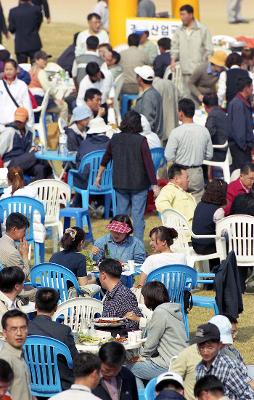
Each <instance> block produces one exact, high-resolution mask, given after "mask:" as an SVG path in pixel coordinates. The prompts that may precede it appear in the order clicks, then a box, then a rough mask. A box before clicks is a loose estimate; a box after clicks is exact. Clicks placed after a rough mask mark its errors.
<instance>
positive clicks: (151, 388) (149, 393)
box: [145, 378, 157, 400]
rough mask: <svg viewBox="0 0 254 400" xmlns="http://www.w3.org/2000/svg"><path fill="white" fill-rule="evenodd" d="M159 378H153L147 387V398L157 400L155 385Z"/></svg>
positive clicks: (146, 399) (147, 399)
mask: <svg viewBox="0 0 254 400" xmlns="http://www.w3.org/2000/svg"><path fill="white" fill-rule="evenodd" d="M156 382H157V378H153V379H151V380H150V381H149V382H148V384H147V385H146V388H145V400H155V398H156V393H155V386H156Z"/></svg>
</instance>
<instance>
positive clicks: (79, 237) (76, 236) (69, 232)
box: [61, 226, 86, 251]
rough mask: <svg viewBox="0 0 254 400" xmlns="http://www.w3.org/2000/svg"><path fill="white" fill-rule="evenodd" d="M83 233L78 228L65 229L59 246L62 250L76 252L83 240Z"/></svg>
mask: <svg viewBox="0 0 254 400" xmlns="http://www.w3.org/2000/svg"><path fill="white" fill-rule="evenodd" d="M85 237H86V235H85V231H84V230H83V229H82V228H79V227H78V226H73V227H72V228H67V229H66V231H65V232H64V234H63V237H62V239H61V246H62V248H63V249H64V250H74V251H75V250H77V248H78V246H79V245H80V243H81V242H83V241H84V240H85Z"/></svg>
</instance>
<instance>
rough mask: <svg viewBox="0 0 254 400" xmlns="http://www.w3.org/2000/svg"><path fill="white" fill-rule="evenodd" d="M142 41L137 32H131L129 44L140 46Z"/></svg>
mask: <svg viewBox="0 0 254 400" xmlns="http://www.w3.org/2000/svg"><path fill="white" fill-rule="evenodd" d="M139 43H140V36H139V35H138V34H137V33H131V34H130V35H129V36H128V45H129V46H136V47H138V46H139Z"/></svg>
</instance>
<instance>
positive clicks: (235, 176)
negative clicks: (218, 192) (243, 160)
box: [230, 169, 241, 182]
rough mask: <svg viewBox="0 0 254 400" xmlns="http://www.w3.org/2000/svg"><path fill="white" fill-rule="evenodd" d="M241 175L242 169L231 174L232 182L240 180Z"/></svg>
mask: <svg viewBox="0 0 254 400" xmlns="http://www.w3.org/2000/svg"><path fill="white" fill-rule="evenodd" d="M240 173H241V170H240V169H235V170H234V171H233V172H232V174H231V177H230V182H233V181H236V180H237V179H238V178H240Z"/></svg>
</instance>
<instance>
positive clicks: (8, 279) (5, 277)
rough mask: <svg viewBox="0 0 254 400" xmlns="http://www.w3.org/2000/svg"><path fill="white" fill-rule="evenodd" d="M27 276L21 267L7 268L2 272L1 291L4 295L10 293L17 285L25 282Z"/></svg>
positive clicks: (0, 279)
mask: <svg viewBox="0 0 254 400" xmlns="http://www.w3.org/2000/svg"><path fill="white" fill-rule="evenodd" d="M25 278H26V276H25V274H24V272H23V271H22V269H21V268H19V267H7V268H3V269H2V270H1V271H0V290H1V292H3V293H10V292H12V291H13V289H14V288H15V285H17V284H20V285H21V284H22V283H23V282H24V281H25Z"/></svg>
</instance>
